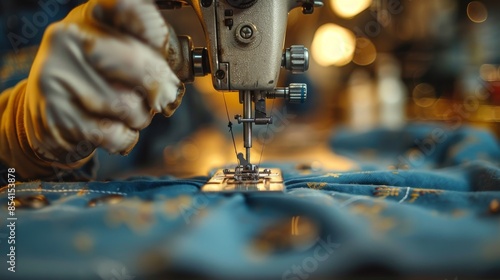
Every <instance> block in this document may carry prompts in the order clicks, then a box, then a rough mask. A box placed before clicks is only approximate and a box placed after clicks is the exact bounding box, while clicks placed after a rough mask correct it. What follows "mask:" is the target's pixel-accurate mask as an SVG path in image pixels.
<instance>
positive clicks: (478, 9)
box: [467, 1, 488, 23]
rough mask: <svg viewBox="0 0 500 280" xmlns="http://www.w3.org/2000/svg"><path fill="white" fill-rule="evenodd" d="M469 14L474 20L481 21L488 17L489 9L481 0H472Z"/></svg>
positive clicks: (468, 8) (468, 7)
mask: <svg viewBox="0 0 500 280" xmlns="http://www.w3.org/2000/svg"><path fill="white" fill-rule="evenodd" d="M467 16H468V17H469V19H470V20H471V21H472V22H475V23H481V22H484V21H485V20H486V19H487V18H488V10H487V9H486V6H484V4H483V3H481V2H480V1H472V2H470V3H469V5H467Z"/></svg>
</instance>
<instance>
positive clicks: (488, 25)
mask: <svg viewBox="0 0 500 280" xmlns="http://www.w3.org/2000/svg"><path fill="white" fill-rule="evenodd" d="M323 2H324V4H325V5H324V7H322V8H318V9H316V10H315V12H314V14H312V15H303V14H302V12H301V9H295V10H293V11H291V12H290V14H289V25H288V30H287V36H286V42H285V47H288V46H290V45H292V44H303V45H305V46H306V47H307V48H308V49H309V51H310V54H311V58H312V59H311V61H310V62H311V63H310V68H309V71H307V72H306V73H305V74H301V75H290V74H288V73H287V72H286V71H285V70H283V71H282V73H281V76H280V77H281V80H280V86H285V85H287V84H288V83H290V82H306V83H307V84H308V88H309V95H308V100H307V103H306V104H304V105H299V106H297V105H287V107H283V106H285V105H286V104H282V103H280V102H279V101H274V102H276V104H271V103H272V102H268V103H269V104H268V110H269V111H271V113H273V115H274V117H275V119H277V120H278V124H275V126H276V127H274V130H273V129H271V132H273V131H276V133H269V128H265V127H256V128H255V129H256V133H255V135H257V141H256V142H257V143H256V145H255V147H254V150H255V151H256V152H257V153H258V152H259V151H260V150H261V149H262V148H261V144H263V143H265V144H266V147H265V153H264V156H263V158H264V160H270V161H273V160H278V161H283V160H285V161H286V160H287V159H288V158H289V159H293V160H297V159H298V160H305V162H311V159H312V158H315V159H319V161H320V162H321V166H322V167H325V163H330V165H329V166H328V164H326V165H327V166H326V167H330V168H331V169H336V170H343V169H349V168H352V167H353V166H352V165H351V164H350V163H349V161H348V160H347V161H345V160H342V159H341V158H339V157H334V156H331V155H330V157H326V158H325V155H326V154H328V151H330V150H331V148H333V150H335V147H327V142H328V140H327V139H329V137H331V134H332V131H335V130H336V129H338V128H341V127H342V128H345V127H347V128H349V129H353V130H358V131H366V130H369V129H372V128H375V127H385V128H388V129H398V128H401V127H403V126H404V125H405V124H406V123H409V122H412V123H413V122H444V123H447V124H448V125H449V126H450V127H452V128H455V129H456V128H459V127H461V126H463V125H467V124H469V125H474V126H479V127H484V128H486V129H488V130H491V131H493V132H494V133H495V134H496V135H497V137H498V136H499V135H500V125H499V122H500V50H499V46H500V29H498V28H497V26H499V24H500V22H499V21H500V2H498V1H465V0H461V1H456V0H437V1H436V0H420V1H412V0H326V1H323ZM164 17H165V18H166V19H167V20H168V21H169V22H171V24H172V25H173V26H174V28H175V30H176V31H177V33H178V34H189V35H191V36H192V38H193V40H194V42H195V45H196V46H204V45H205V42H204V37H203V31H202V29H201V25H200V24H199V22H198V20H197V17H196V15H195V14H194V12H193V11H192V9H182V10H175V11H164ZM170 19H172V20H170ZM211 83H212V82H211V78H210V77H208V76H207V77H205V78H198V79H197V80H196V81H195V83H194V90H196V91H199V92H200V96H201V98H202V99H203V100H204V102H205V104H208V106H209V108H210V111H211V112H212V113H213V114H214V115H215V117H216V120H217V121H218V122H219V123H222V124H225V123H227V119H226V111H225V109H224V101H223V99H222V97H221V93H217V92H215V91H214V90H213V88H212V85H211ZM226 99H227V100H228V104H229V108H230V115H231V116H232V115H234V114H236V113H239V112H240V111H241V105H239V104H238V95H237V94H231V93H230V94H226ZM273 106H274V107H273ZM270 108H274V109H270ZM276 108H278V109H276ZM276 113H277V114H278V116H281V117H283V113H285V121H284V122H281V123H280V119H279V118H276ZM280 124H285V125H283V126H282V127H281V126H280ZM272 128H273V127H272ZM262 130H264V132H263V131H262ZM266 131H267V133H266ZM239 134H240V133H239V131H238V130H236V134H235V135H236V136H237V138H238V137H239V136H240V135H239ZM259 135H261V136H263V135H264V136H265V137H261V138H263V139H259ZM259 140H261V141H259ZM237 143H238V147H240V146H241V145H240V143H241V140H240V139H237ZM319 147H321V148H319ZM226 150H227V151H228V152H229V153H231V152H232V150H231V144H230V143H227V147H226ZM311 150H314V151H311ZM233 157H234V156H233ZM212 159H213V157H212ZM306 159H310V160H309V161H307V160H306ZM321 159H322V160H321ZM226 161H227V158H226ZM222 162H224V160H223V159H221V163H222Z"/></svg>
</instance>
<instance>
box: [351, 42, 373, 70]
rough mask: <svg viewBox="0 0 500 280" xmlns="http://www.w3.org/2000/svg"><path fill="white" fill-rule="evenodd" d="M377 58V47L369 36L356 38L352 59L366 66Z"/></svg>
mask: <svg viewBox="0 0 500 280" xmlns="http://www.w3.org/2000/svg"><path fill="white" fill-rule="evenodd" d="M376 58H377V49H376V48H375V45H374V44H373V43H372V41H370V39H368V38H364V37H360V38H357V39H356V50H355V52H354V58H353V59H352V61H353V62H354V63H356V64H357V65H361V66H366V65H370V64H372V63H373V62H374V61H375V59H376Z"/></svg>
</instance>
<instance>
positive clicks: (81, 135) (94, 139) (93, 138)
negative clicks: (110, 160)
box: [46, 99, 139, 158]
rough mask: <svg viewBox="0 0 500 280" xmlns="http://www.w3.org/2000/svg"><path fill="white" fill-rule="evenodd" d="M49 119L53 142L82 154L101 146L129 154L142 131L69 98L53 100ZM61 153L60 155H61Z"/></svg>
mask: <svg viewBox="0 0 500 280" xmlns="http://www.w3.org/2000/svg"><path fill="white" fill-rule="evenodd" d="M50 103H51V104H49V106H47V114H46V118H47V120H46V122H47V125H48V128H49V129H48V130H47V131H49V133H50V134H51V137H50V138H48V139H52V140H53V142H55V143H56V144H58V145H59V146H60V147H64V150H65V151H66V152H77V154H78V155H79V156H80V157H81V158H85V157H86V156H88V155H90V154H91V153H92V152H93V151H94V150H95V148H97V147H102V148H104V149H106V150H107V151H109V152H110V153H121V154H128V153H129V152H130V151H131V150H132V148H133V147H134V146H135V144H136V143H137V141H138V137H139V132H138V131H137V130H134V129H131V128H129V127H128V126H127V125H125V124H124V123H122V122H120V121H115V120H112V119H108V118H102V117H100V116H96V115H92V114H89V113H88V112H85V111H84V110H82V109H80V108H78V107H77V106H75V104H73V103H72V101H70V100H67V99H66V100H65V99H58V100H51V101H50ZM60 156H61V155H59V158H60Z"/></svg>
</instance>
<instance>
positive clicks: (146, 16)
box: [87, 0, 169, 53]
mask: <svg viewBox="0 0 500 280" xmlns="http://www.w3.org/2000/svg"><path fill="white" fill-rule="evenodd" d="M87 12H88V13H89V14H90V16H91V18H93V19H95V20H96V21H98V22H99V23H102V24H105V25H107V26H109V27H111V28H114V29H116V30H119V31H122V32H125V33H128V34H129V35H132V36H133V37H135V38H137V39H139V40H141V41H143V42H146V43H147V44H148V45H150V46H151V47H153V48H154V49H155V50H157V51H160V52H161V53H163V52H164V51H165V50H166V49H167V48H168V38H169V36H168V34H169V29H168V27H167V25H166V23H165V21H164V20H163V18H162V16H161V14H160V12H159V11H158V10H157V8H156V5H155V4H154V1H152V0H95V1H90V2H89V7H88V10H87Z"/></svg>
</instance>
